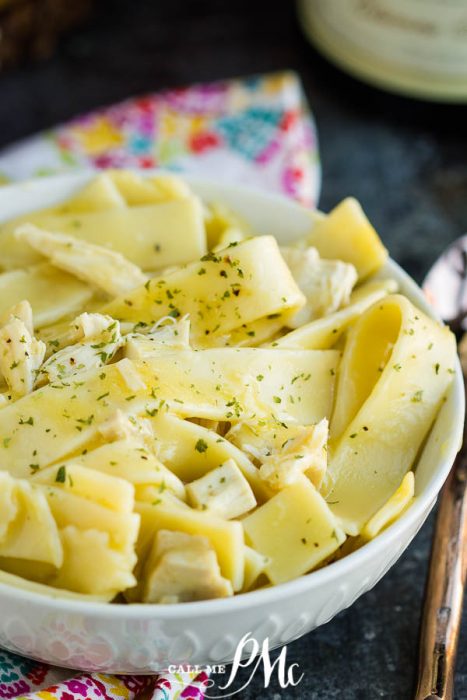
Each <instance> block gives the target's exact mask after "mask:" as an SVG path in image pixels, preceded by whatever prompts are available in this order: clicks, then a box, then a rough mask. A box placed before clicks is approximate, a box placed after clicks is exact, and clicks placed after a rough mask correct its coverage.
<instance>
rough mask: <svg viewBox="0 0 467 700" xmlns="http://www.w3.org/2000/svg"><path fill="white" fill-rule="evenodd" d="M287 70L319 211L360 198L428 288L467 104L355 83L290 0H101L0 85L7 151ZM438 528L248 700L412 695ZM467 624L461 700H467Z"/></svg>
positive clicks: (466, 130) (453, 226)
mask: <svg viewBox="0 0 467 700" xmlns="http://www.w3.org/2000/svg"><path fill="white" fill-rule="evenodd" d="M283 68H292V69H295V70H297V71H298V72H299V73H300V75H301V77H302V79H303V82H304V85H305V88H306V93H307V95H308V98H309V100H310V103H311V105H312V107H313V109H314V112H315V115H316V119H317V122H318V127H319V135H320V141H321V151H322V160H323V175H324V181H323V192H322V197H321V207H322V208H323V209H325V210H326V209H328V208H330V207H332V206H333V205H334V204H336V203H337V202H338V201H339V200H340V199H341V198H342V197H344V196H345V195H348V194H353V195H355V196H356V197H358V198H359V199H360V201H361V202H362V204H363V206H364V208H365V209H366V211H367V213H368V214H369V216H370V218H371V219H372V221H373V222H374V223H375V225H376V227H377V228H378V230H379V232H380V233H381V235H382V236H383V238H384V240H385V242H386V244H387V245H388V247H389V249H390V251H391V254H392V255H393V257H395V258H396V260H398V261H399V262H400V263H401V264H402V265H404V267H406V268H407V270H408V271H409V272H410V273H411V274H413V275H414V276H415V277H416V278H417V279H418V280H421V279H422V277H423V275H424V273H425V272H426V271H427V269H428V268H429V266H430V264H431V263H432V262H433V261H434V259H435V258H436V256H437V255H438V253H439V252H440V251H441V250H442V249H443V248H444V246H445V245H446V244H447V243H449V241H451V240H453V239H454V238H455V237H457V236H458V235H460V234H461V233H463V232H464V231H465V229H467V196H466V195H467V108H465V107H448V106H436V105H430V104H423V103H417V102H412V101H410V100H406V99H403V98H397V97H393V96H390V95H386V94H384V93H380V92H378V91H376V90H373V89H371V88H368V87H365V86H364V85H362V84H359V83H358V82H356V81H354V80H352V79H351V78H348V77H346V76H345V75H343V74H342V73H340V72H339V71H337V70H336V69H334V68H332V67H331V66H330V65H328V64H327V63H326V62H325V61H324V60H323V59H322V58H320V57H319V56H318V55H317V54H316V53H315V52H314V51H313V50H312V49H311V48H310V47H309V45H308V44H307V42H306V41H305V39H304V38H303V37H302V35H301V33H300V30H299V28H298V25H297V22H296V19H295V14H294V5H293V3H292V2H283V3H273V2H266V0H256V2H251V0H235V2H229V3H225V2H218V1H217V2H216V1H215V0H197V1H195V0H171V2H169V3H156V2H154V1H153V0H146V1H139V0H101V2H100V5H99V10H98V12H97V13H96V16H95V18H94V21H93V23H92V24H89V25H88V26H87V27H84V28H83V29H82V30H80V31H79V32H77V33H75V34H74V35H72V36H71V37H69V38H68V39H67V40H66V41H64V42H63V43H62V45H61V47H60V51H59V54H58V55H57V56H56V57H55V58H54V59H52V60H50V61H48V62H47V63H44V64H42V65H40V66H37V67H28V68H24V69H21V70H17V71H15V72H11V73H9V74H7V75H4V76H1V77H0V146H1V145H4V144H7V143H10V142H11V141H13V140H15V139H18V138H20V137H23V136H26V135H28V134H31V133H33V132H35V131H37V130H38V129H41V128H44V127H47V126H50V125H52V124H54V123H55V122H57V121H60V120H63V119H66V118H69V117H71V116H73V115H75V114H76V113H77V112H81V111H85V110H88V109H90V108H93V107H96V106H98V105H101V104H103V103H109V102H112V101H115V100H119V99H122V98H125V97H127V96H128V95H130V94H136V93H138V92H145V91H150V90H155V89H159V88H163V87H168V86H174V85H177V84H182V83H185V82H189V81H194V80H197V81H198V80H211V79H216V78H224V77H229V76H237V75H245V74H248V73H255V72H261V71H274V70H278V69H283ZM431 526H432V525H431V523H428V524H427V525H426V526H425V527H424V528H423V529H422V531H421V532H420V534H419V535H418V537H417V538H416V539H415V541H414V543H413V544H412V546H411V547H410V548H409V550H408V551H407V552H406V553H405V554H404V556H403V557H402V558H401V560H400V561H399V563H398V564H397V565H396V566H395V567H394V568H393V569H392V570H391V571H390V572H389V574H388V575H387V576H386V577H385V578H384V580H383V581H381V582H380V583H379V584H378V585H377V586H376V588H375V589H374V590H373V591H371V592H370V593H368V594H367V595H366V596H364V597H363V598H362V599H360V600H359V601H358V602H357V603H356V604H355V605H354V606H353V607H352V608H351V609H350V610H347V611H346V612H344V613H342V614H341V615H339V616H338V617H337V619H335V620H333V621H332V622H331V623H329V624H328V625H326V626H325V627H323V628H321V629H318V630H317V631H315V632H314V633H312V634H310V635H308V636H307V637H305V638H303V639H301V640H299V641H297V642H295V643H293V644H291V645H290V646H289V658H290V660H292V661H296V662H298V663H299V664H300V666H301V669H302V671H304V672H305V678H304V680H303V682H302V683H301V684H300V686H299V687H298V688H296V689H292V690H281V689H280V688H278V687H274V685H271V687H270V688H269V689H264V688H263V683H262V678H261V675H260V674H258V675H257V676H256V679H255V681H254V682H253V683H252V684H251V685H250V686H249V688H248V690H246V691H243V692H242V693H241V694H240V696H239V697H242V698H245V700H248V699H249V698H268V699H269V698H271V699H272V700H292V699H293V700H295V699H296V698H300V700H302V699H303V700H308V699H310V700H311V699H313V700H315V699H318V698H319V699H320V700H334V699H336V700H337V699H338V700H347V699H348V700H353V699H354V698H358V699H359V700H366V699H368V700H374V699H375V698H391V699H394V700H406V699H408V698H411V697H412V692H413V687H412V686H413V676H414V669H415V661H416V646H417V630H418V624H419V618H420V605H421V601H422V595H423V586H424V577H425V572H426V567H427V557H428V552H429V544H430V535H431ZM465 622H466V624H465V625H464V634H463V637H462V639H461V644H460V653H459V661H458V671H457V679H456V680H457V684H456V695H455V697H456V699H457V700H466V699H467V616H466V617H465ZM246 677H247V676H246V674H244V676H243V682H244V680H245V679H246ZM239 680H241V679H239Z"/></svg>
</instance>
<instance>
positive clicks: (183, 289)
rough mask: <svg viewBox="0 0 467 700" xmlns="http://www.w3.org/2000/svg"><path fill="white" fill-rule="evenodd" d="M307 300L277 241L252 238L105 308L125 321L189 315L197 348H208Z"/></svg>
mask: <svg viewBox="0 0 467 700" xmlns="http://www.w3.org/2000/svg"><path fill="white" fill-rule="evenodd" d="M304 303H305V297H304V296H303V294H302V293H301V291H300V290H299V288H298V286H297V284H296V283H295V281H294V279H293V277H292V275H291V273H290V270H289V268H288V267H287V265H286V264H285V262H284V260H283V258H282V256H281V254H280V251H279V246H278V245H277V241H276V240H275V239H274V238H273V237H272V236H263V237H260V238H252V239H250V240H248V241H245V242H244V243H239V244H238V245H237V246H233V247H231V248H227V249H226V250H224V251H221V252H220V253H208V254H207V255H205V256H204V258H201V260H200V261H199V262H195V263H191V264H190V265H187V266H186V267H183V268H180V269H178V270H174V271H173V272H171V273H169V274H167V275H165V276H163V277H155V278H154V279H152V280H150V281H149V282H148V283H147V284H146V285H144V286H142V287H140V288H138V289H135V290H134V291H132V292H130V293H128V294H126V295H124V296H122V297H119V298H118V299H116V300H115V301H113V302H111V303H110V304H108V305H107V306H105V308H104V310H103V313H106V314H109V315H110V316H113V317H114V318H117V319H119V320H120V321H132V322H133V323H135V324H136V323H141V322H144V323H154V322H155V321H157V320H158V319H160V318H162V317H163V316H172V317H174V318H179V317H180V316H184V315H185V314H189V315H190V321H191V332H192V336H191V340H192V343H197V344H198V345H201V346H205V345H206V344H209V342H210V339H211V337H213V338H219V337H222V336H225V335H226V334H229V333H231V332H232V331H234V330H235V329H238V328H239V327H241V326H243V325H244V324H249V323H252V322H253V321H256V320H258V319H260V318H262V317H265V316H271V315H275V314H284V313H285V312H289V313H294V312H295V311H297V310H298V309H299V308H301V307H302V306H303V305H304Z"/></svg>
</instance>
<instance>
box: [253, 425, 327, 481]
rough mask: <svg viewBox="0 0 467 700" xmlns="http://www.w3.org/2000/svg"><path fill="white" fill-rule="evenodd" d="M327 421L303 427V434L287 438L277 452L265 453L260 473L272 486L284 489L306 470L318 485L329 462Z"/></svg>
mask: <svg viewBox="0 0 467 700" xmlns="http://www.w3.org/2000/svg"><path fill="white" fill-rule="evenodd" d="M327 440H328V421H327V420H326V418H323V420H322V421H320V422H319V423H317V424H316V425H312V426H308V427H307V428H304V429H303V432H302V434H301V435H298V436H296V437H293V438H291V439H290V440H288V441H287V442H286V443H285V444H284V445H283V446H282V448H281V449H280V450H279V451H278V452H276V453H275V454H274V453H273V454H271V455H270V456H269V457H266V458H265V459H264V461H263V463H262V465H261V467H260V469H259V474H260V477H261V478H262V479H264V480H265V481H266V482H267V483H268V484H269V486H271V488H273V489H277V490H279V489H282V488H284V487H285V486H288V485H289V484H292V483H293V482H294V481H296V480H297V476H299V475H300V474H303V473H305V474H307V475H308V476H309V477H310V479H311V481H313V483H314V484H315V486H319V484H320V482H321V480H322V478H323V475H324V473H325V471H326V466H327Z"/></svg>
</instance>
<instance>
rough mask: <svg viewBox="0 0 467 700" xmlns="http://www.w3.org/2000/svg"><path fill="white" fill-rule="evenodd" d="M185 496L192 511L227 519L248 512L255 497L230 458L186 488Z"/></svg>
mask: <svg viewBox="0 0 467 700" xmlns="http://www.w3.org/2000/svg"><path fill="white" fill-rule="evenodd" d="M187 494H188V497H189V499H190V501H191V503H192V505H194V506H195V507H196V508H200V509H201V510H208V511H211V512H213V513H215V514H216V515H219V516H220V517H221V518H226V519H227V520H230V519H231V518H238V517H239V516H240V515H244V514H245V513H248V511H249V510H251V509H252V508H254V507H255V505H256V498H255V496H254V493H253V491H252V490H251V486H250V484H249V483H248V481H247V480H246V479H245V477H244V476H243V474H242V472H241V471H240V469H239V468H238V467H237V465H236V464H235V462H234V460H233V459H228V460H227V461H226V462H224V464H222V465H221V466H220V467H217V468H216V469H213V470H211V471H210V472H208V473H207V474H205V475H204V476H202V477H200V478H199V479H196V480H195V481H192V482H191V483H189V484H188V485H187Z"/></svg>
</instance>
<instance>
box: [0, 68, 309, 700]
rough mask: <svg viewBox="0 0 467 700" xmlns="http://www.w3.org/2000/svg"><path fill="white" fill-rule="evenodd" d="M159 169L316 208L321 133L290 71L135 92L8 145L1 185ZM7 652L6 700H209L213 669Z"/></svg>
mask: <svg viewBox="0 0 467 700" xmlns="http://www.w3.org/2000/svg"><path fill="white" fill-rule="evenodd" d="M90 167H91V168H97V169H104V168H123V167H125V168H154V167H162V168H168V169H171V170H174V171H183V172H189V173H196V174H198V175H203V176H206V177H213V178H216V180H223V181H227V182H237V183H241V184H244V185H248V186H250V187H256V188H260V189H266V190H268V191H270V192H271V191H273V192H279V193H282V194H285V195H287V196H289V197H292V198H294V199H296V200H297V201H299V202H301V203H302V204H305V205H307V206H315V205H316V203H317V199H318V195H319V189H320V182H321V176H320V167H319V157H318V147H317V139H316V130H315V126H314V122H313V119H312V117H311V115H310V113H309V112H308V108H307V105H306V101H305V99H304V95H303V91H302V88H301V84H300V81H299V79H298V78H297V76H296V75H295V74H293V73H290V72H284V73H277V74H272V75H265V76H256V77H251V78H247V79H239V80H229V81H222V82H216V83H210V84H204V85H193V86H190V87H185V88H177V89H174V90H167V91H165V92H160V93H155V94H151V95H146V96H144V97H137V98H132V99H129V100H126V101H125V102H121V103H120V104H116V105H113V106H110V107H105V108H103V109H99V110H97V111H95V112H92V113H91V114H87V115H84V116H81V117H78V118H76V119H74V120H72V121H71V122H69V123H68V124H65V125H62V126H58V127H56V128H54V129H52V130H51V131H49V132H47V133H44V134H40V135H38V136H34V137H32V138H29V139H27V140H26V141H23V142H21V143H20V144H15V145H13V146H10V147H9V148H8V149H6V150H4V151H3V152H1V153H0V181H2V182H4V183H5V182H9V181H14V180H22V179H26V178H30V177H35V176H39V175H49V174H53V173H58V172H67V171H73V170H77V169H82V168H90ZM72 675H73V674H72V672H70V671H67V670H62V669H55V668H50V667H48V666H47V665H45V664H43V663H39V662H37V661H31V660H29V659H24V658H22V657H19V656H16V655H14V654H10V653H9V652H6V651H1V650H0V698H18V699H19V698H30V699H31V700H135V698H136V697H137V696H140V695H142V696H143V697H145V698H148V697H152V700H178V699H179V700H182V699H183V700H203V697H204V692H203V688H204V687H205V684H206V681H207V679H208V676H207V675H206V674H205V673H200V674H194V673H185V674H175V675H171V674H168V673H164V674H160V675H158V676H156V677H152V678H151V677H148V676H119V677H116V676H109V675H104V674H92V675H90V674H79V675H73V677H71V676H72Z"/></svg>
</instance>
